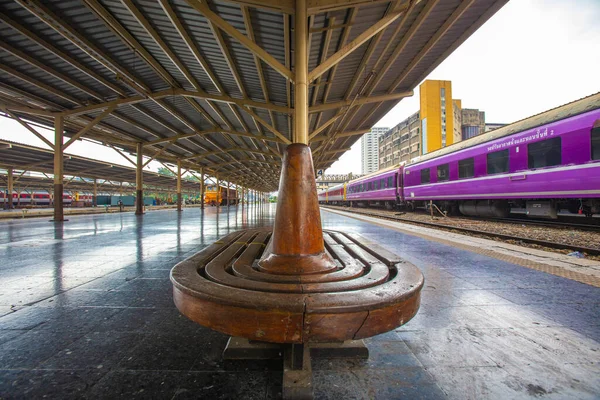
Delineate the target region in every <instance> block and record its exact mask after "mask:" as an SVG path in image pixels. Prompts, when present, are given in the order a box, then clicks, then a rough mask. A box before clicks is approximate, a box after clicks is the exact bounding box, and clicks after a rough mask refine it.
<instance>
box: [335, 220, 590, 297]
mask: <svg viewBox="0 0 600 400" xmlns="http://www.w3.org/2000/svg"><path fill="white" fill-rule="evenodd" d="M327 211H331V210H327ZM331 212H335V211H331ZM338 214H340V215H343V216H346V217H348V218H354V219H358V220H362V221H365V222H368V223H372V224H375V225H377V226H381V227H383V228H388V229H394V230H397V231H399V232H402V233H405V234H407V235H412V236H416V237H419V238H421V239H426V240H429V241H433V242H437V243H441V244H445V245H448V246H451V247H455V248H459V249H461V250H467V251H470V252H472V253H476V254H481V255H484V256H487V257H491V258H495V259H497V260H500V261H506V262H509V263H511V264H516V265H520V266H522V267H525V268H530V269H534V270H537V271H541V272H546V273H548V274H552V275H556V276H560V277H562V278H567V279H570V280H573V281H576V282H580V283H585V284H587V285H590V286H595V287H600V278H598V277H595V276H591V275H587V274H582V273H579V272H574V271H569V270H566V269H563V268H560V267H556V266H553V265H548V264H543V263H539V262H535V261H531V260H525V259H522V258H519V257H515V256H510V255H507V254H502V253H498V252H496V251H493V250H489V249H481V248H479V247H477V246H470V245H467V244H463V243H457V242H454V241H450V240H444V239H441V238H438V237H435V236H430V235H426V234H421V233H417V232H414V231H410V230H405V229H402V228H400V227H393V226H389V225H387V224H380V223H377V222H374V221H371V220H368V221H367V220H365V219H363V218H361V217H360V216H359V215H351V216H350V215H346V214H341V213H338Z"/></svg>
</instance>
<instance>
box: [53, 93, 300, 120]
mask: <svg viewBox="0 0 600 400" xmlns="http://www.w3.org/2000/svg"><path fill="white" fill-rule="evenodd" d="M171 96H184V97H194V98H197V99H202V100H214V101H218V102H223V103H230V104H237V105H238V106H240V107H255V108H261V109H265V110H273V111H277V112H281V113H285V114H289V113H291V111H292V110H291V109H290V108H288V107H285V106H278V105H275V104H272V103H261V102H258V101H252V100H248V99H236V98H233V97H229V96H225V95H213V94H208V93H206V92H204V91H192V90H185V89H180V88H176V89H175V88H174V89H166V90H161V91H158V92H154V93H149V94H147V95H144V96H141V95H137V96H131V97H126V98H122V99H115V100H111V101H107V102H105V103H100V104H92V105H89V106H84V107H79V108H75V109H71V110H66V111H63V112H62V113H61V115H63V116H69V115H77V114H85V113H88V112H91V111H94V110H98V109H103V108H106V107H109V106H111V105H113V104H114V105H116V106H117V107H119V106H122V105H127V104H135V103H140V102H143V101H146V100H157V99H162V98H165V97H171Z"/></svg>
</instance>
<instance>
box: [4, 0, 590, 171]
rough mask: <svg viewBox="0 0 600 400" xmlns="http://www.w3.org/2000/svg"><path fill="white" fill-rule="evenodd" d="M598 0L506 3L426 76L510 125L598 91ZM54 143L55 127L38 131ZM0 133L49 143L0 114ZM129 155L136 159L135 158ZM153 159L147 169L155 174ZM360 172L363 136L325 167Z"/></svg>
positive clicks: (77, 146)
mask: <svg viewBox="0 0 600 400" xmlns="http://www.w3.org/2000/svg"><path fill="white" fill-rule="evenodd" d="M598 21H600V0H573V1H565V0H511V1H509V2H508V4H507V5H506V6H504V7H503V8H502V9H501V10H500V11H498V12H497V13H496V14H495V15H494V16H493V17H492V18H491V19H490V20H489V21H487V22H486V23H485V24H484V25H483V26H482V27H481V28H479V30H477V31H476V32H475V33H474V34H473V35H472V36H471V37H470V38H469V39H467V41H466V42H465V43H463V44H462V45H461V46H460V47H459V48H458V49H457V50H456V51H455V52H454V53H452V54H451V55H450V56H449V57H448V58H447V59H446V60H445V61H444V62H442V63H441V64H440V65H439V66H438V67H437V68H436V69H435V70H434V71H433V72H432V73H431V74H430V75H429V76H428V77H427V79H440V80H450V81H452V95H453V98H455V99H461V100H462V105H463V107H464V108H478V109H479V110H481V111H485V114H486V121H487V122H497V123H498V122H500V123H510V122H514V121H517V120H520V119H523V118H526V117H528V116H531V115H534V114H537V113H540V112H543V111H545V110H548V109H550V108H554V107H557V106H559V105H561V104H565V103H568V102H571V101H574V100H577V99H579V98H582V97H585V96H588V95H590V94H593V93H596V92H598V91H600V73H599V72H598V71H600V51H599V49H600V24H599V23H598ZM418 109H419V90H418V86H417V88H416V89H415V95H414V96H413V97H410V98H406V99H403V100H402V101H401V102H400V103H399V104H398V105H397V106H396V107H394V108H393V109H392V110H391V111H390V112H389V113H388V114H387V115H385V116H384V117H383V118H382V119H381V120H380V121H379V122H378V123H377V124H376V125H375V126H385V127H390V128H391V127H393V126H395V125H396V124H398V123H399V122H401V121H403V120H404V119H406V118H407V117H408V116H409V115H411V114H413V113H414V112H416V111H417V110H418ZM38 131H39V132H40V133H42V134H43V135H44V136H46V137H47V138H49V139H50V140H52V141H53V132H51V131H49V130H43V129H38ZM0 138H2V139H7V140H12V141H16V142H19V143H25V144H30V145H35V146H39V147H47V146H46V145H45V144H44V143H43V142H42V141H41V140H39V139H38V138H36V137H35V136H33V135H32V134H31V133H29V132H28V131H27V130H25V128H23V127H21V126H20V125H19V124H18V123H17V122H15V121H12V120H10V119H7V118H0ZM67 152H68V153H71V154H76V155H80V156H85V157H90V158H97V159H98V158H101V159H102V160H104V161H107V162H111V163H114V164H120V165H126V166H131V164H130V163H129V162H128V161H126V160H125V159H123V158H122V157H121V155H119V154H118V153H116V152H115V151H114V150H112V149H107V148H105V147H103V146H100V145H95V144H92V143H89V142H86V141H77V142H76V143H74V144H73V145H72V146H71V147H69V149H68V150H67ZM132 158H133V157H132ZM160 166H161V165H160V164H158V163H156V162H152V163H150V164H149V165H148V166H147V167H146V169H149V170H153V171H156V170H157V169H158V168H159V167H160ZM348 172H352V173H360V172H361V171H360V140H358V141H357V142H356V143H355V145H354V146H352V150H350V151H348V152H346V153H345V154H344V155H343V156H342V157H341V158H340V160H339V161H337V162H336V163H334V164H333V165H332V167H331V168H329V169H328V170H327V171H325V173H326V174H341V173H348Z"/></svg>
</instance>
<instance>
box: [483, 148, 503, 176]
mask: <svg viewBox="0 0 600 400" xmlns="http://www.w3.org/2000/svg"><path fill="white" fill-rule="evenodd" d="M502 172H508V149H507V150H500V151H496V152H494V153H489V154H488V155H487V173H488V175H493V174H501V173H502Z"/></svg>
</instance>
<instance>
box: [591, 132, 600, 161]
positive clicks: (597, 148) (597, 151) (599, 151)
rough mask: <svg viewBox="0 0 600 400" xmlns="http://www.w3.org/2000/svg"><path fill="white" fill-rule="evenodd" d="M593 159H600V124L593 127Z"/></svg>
mask: <svg viewBox="0 0 600 400" xmlns="http://www.w3.org/2000/svg"><path fill="white" fill-rule="evenodd" d="M592 160H600V126H599V127H597V128H594V129H592Z"/></svg>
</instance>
